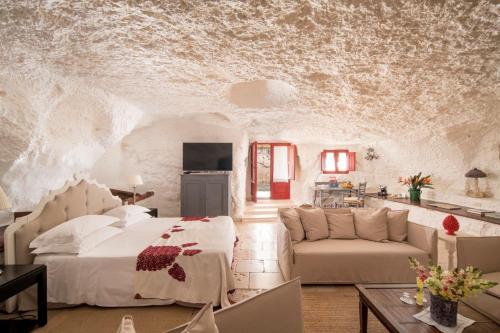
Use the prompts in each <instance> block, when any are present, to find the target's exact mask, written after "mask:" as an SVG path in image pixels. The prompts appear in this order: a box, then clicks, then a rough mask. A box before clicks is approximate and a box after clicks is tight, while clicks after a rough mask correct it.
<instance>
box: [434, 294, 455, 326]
mask: <svg viewBox="0 0 500 333" xmlns="http://www.w3.org/2000/svg"><path fill="white" fill-rule="evenodd" d="M457 315H458V302H453V301H448V300H445V299H444V298H442V297H440V296H436V295H432V294H431V318H432V320H434V321H435V322H436V323H438V324H441V325H443V326H446V327H455V326H457Z"/></svg>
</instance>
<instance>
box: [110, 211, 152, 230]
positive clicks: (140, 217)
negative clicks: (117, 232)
mask: <svg viewBox="0 0 500 333" xmlns="http://www.w3.org/2000/svg"><path fill="white" fill-rule="evenodd" d="M150 218H152V216H151V215H149V214H148V213H140V214H137V215H132V216H127V217H126V218H125V220H120V221H118V222H115V223H113V227H118V228H125V227H129V226H131V225H132V224H136V223H138V222H141V221H144V220H147V219H150Z"/></svg>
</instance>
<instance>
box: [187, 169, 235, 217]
mask: <svg viewBox="0 0 500 333" xmlns="http://www.w3.org/2000/svg"><path fill="white" fill-rule="evenodd" d="M181 216H231V179H230V174H216V173H214V174H211V173H207V174H187V175H181Z"/></svg>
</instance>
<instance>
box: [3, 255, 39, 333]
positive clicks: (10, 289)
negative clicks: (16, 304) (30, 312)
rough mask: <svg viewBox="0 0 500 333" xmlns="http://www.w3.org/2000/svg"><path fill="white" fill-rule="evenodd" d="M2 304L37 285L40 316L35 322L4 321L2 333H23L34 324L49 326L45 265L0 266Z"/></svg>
mask: <svg viewBox="0 0 500 333" xmlns="http://www.w3.org/2000/svg"><path fill="white" fill-rule="evenodd" d="M0 269H1V270H2V271H3V272H2V274H0V302H2V301H5V300H6V299H8V298H10V297H12V296H14V295H17V294H18V293H20V292H21V291H23V290H25V289H26V288H28V287H31V286H32V285H34V284H36V285H37V303H38V313H37V314H38V316H37V320H36V322H35V321H33V320H5V321H4V320H2V321H0V331H1V332H23V331H26V330H28V329H27V327H30V326H31V325H32V323H33V324H37V325H38V326H39V327H41V326H45V325H46V324H47V267H46V266H45V265H0Z"/></svg>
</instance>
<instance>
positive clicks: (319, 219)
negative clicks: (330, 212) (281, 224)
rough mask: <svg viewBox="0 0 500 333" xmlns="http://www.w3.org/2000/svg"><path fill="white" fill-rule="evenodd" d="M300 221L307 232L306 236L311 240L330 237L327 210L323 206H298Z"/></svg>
mask: <svg viewBox="0 0 500 333" xmlns="http://www.w3.org/2000/svg"><path fill="white" fill-rule="evenodd" d="M297 211H298V212H299V215H300V221H301V222H302V226H303V227H304V231H305V232H306V238H307V240H310V241H315V240H318V239H324V238H328V222H327V221H326V216H325V212H323V209H321V208H312V209H302V208H297Z"/></svg>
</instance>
